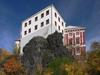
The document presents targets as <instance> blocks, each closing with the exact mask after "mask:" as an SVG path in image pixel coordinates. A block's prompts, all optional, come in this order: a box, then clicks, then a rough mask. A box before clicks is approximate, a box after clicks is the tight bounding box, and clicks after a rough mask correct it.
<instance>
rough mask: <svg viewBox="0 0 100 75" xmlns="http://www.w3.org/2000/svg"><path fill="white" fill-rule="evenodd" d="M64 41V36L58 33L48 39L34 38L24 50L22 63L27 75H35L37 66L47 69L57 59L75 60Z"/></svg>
mask: <svg viewBox="0 0 100 75" xmlns="http://www.w3.org/2000/svg"><path fill="white" fill-rule="evenodd" d="M62 39H63V36H62V34H61V33H58V32H57V31H56V32H55V33H53V34H51V35H49V36H48V37H47V39H45V38H43V37H41V36H37V37H33V38H32V39H31V40H30V41H29V43H27V44H26V45H25V47H24V48H23V52H24V54H23V57H22V63H23V64H24V65H25V67H26V73H27V74H28V75H33V74H34V73H35V72H36V70H37V66H40V67H42V66H45V67H46V66H47V64H48V63H50V62H51V61H52V60H53V59H55V58H62V57H69V58H72V59H74V58H73V56H72V55H71V54H70V53H69V51H68V49H67V48H66V47H65V46H63V42H62Z"/></svg>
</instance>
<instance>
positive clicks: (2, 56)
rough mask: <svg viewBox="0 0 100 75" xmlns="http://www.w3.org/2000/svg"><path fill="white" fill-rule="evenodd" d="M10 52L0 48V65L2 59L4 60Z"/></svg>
mask: <svg viewBox="0 0 100 75" xmlns="http://www.w3.org/2000/svg"><path fill="white" fill-rule="evenodd" d="M10 55H11V54H10V52H8V51H7V50H5V49H4V48H0V65H1V66H2V65H3V62H4V60H6V59H7V58H8V57H9V56H10Z"/></svg>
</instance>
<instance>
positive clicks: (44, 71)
mask: <svg viewBox="0 0 100 75" xmlns="http://www.w3.org/2000/svg"><path fill="white" fill-rule="evenodd" d="M52 74H53V71H52V70H51V69H50V68H43V67H40V66H39V65H38V67H37V71H36V74H35V75H52Z"/></svg>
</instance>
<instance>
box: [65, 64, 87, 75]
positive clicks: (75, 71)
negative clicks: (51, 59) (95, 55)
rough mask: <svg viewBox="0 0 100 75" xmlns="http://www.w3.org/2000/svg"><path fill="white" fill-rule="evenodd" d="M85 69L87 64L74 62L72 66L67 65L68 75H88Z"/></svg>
mask: <svg viewBox="0 0 100 75" xmlns="http://www.w3.org/2000/svg"><path fill="white" fill-rule="evenodd" d="M85 68H86V66H85V64H82V63H80V62H77V63H75V62H73V63H72V64H70V65H67V64H65V70H66V71H67V72H68V75H88V73H86V72H85Z"/></svg>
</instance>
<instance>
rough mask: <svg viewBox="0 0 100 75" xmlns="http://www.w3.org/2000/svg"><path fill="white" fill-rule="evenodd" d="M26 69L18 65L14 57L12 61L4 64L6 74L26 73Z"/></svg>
mask: <svg viewBox="0 0 100 75" xmlns="http://www.w3.org/2000/svg"><path fill="white" fill-rule="evenodd" d="M24 69H25V68H24V67H23V65H22V64H21V63H17V62H16V61H15V58H14V57H12V58H11V59H10V60H8V62H7V63H5V64H4V70H5V72H6V73H7V74H10V75H18V74H21V73H25V71H24Z"/></svg>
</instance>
